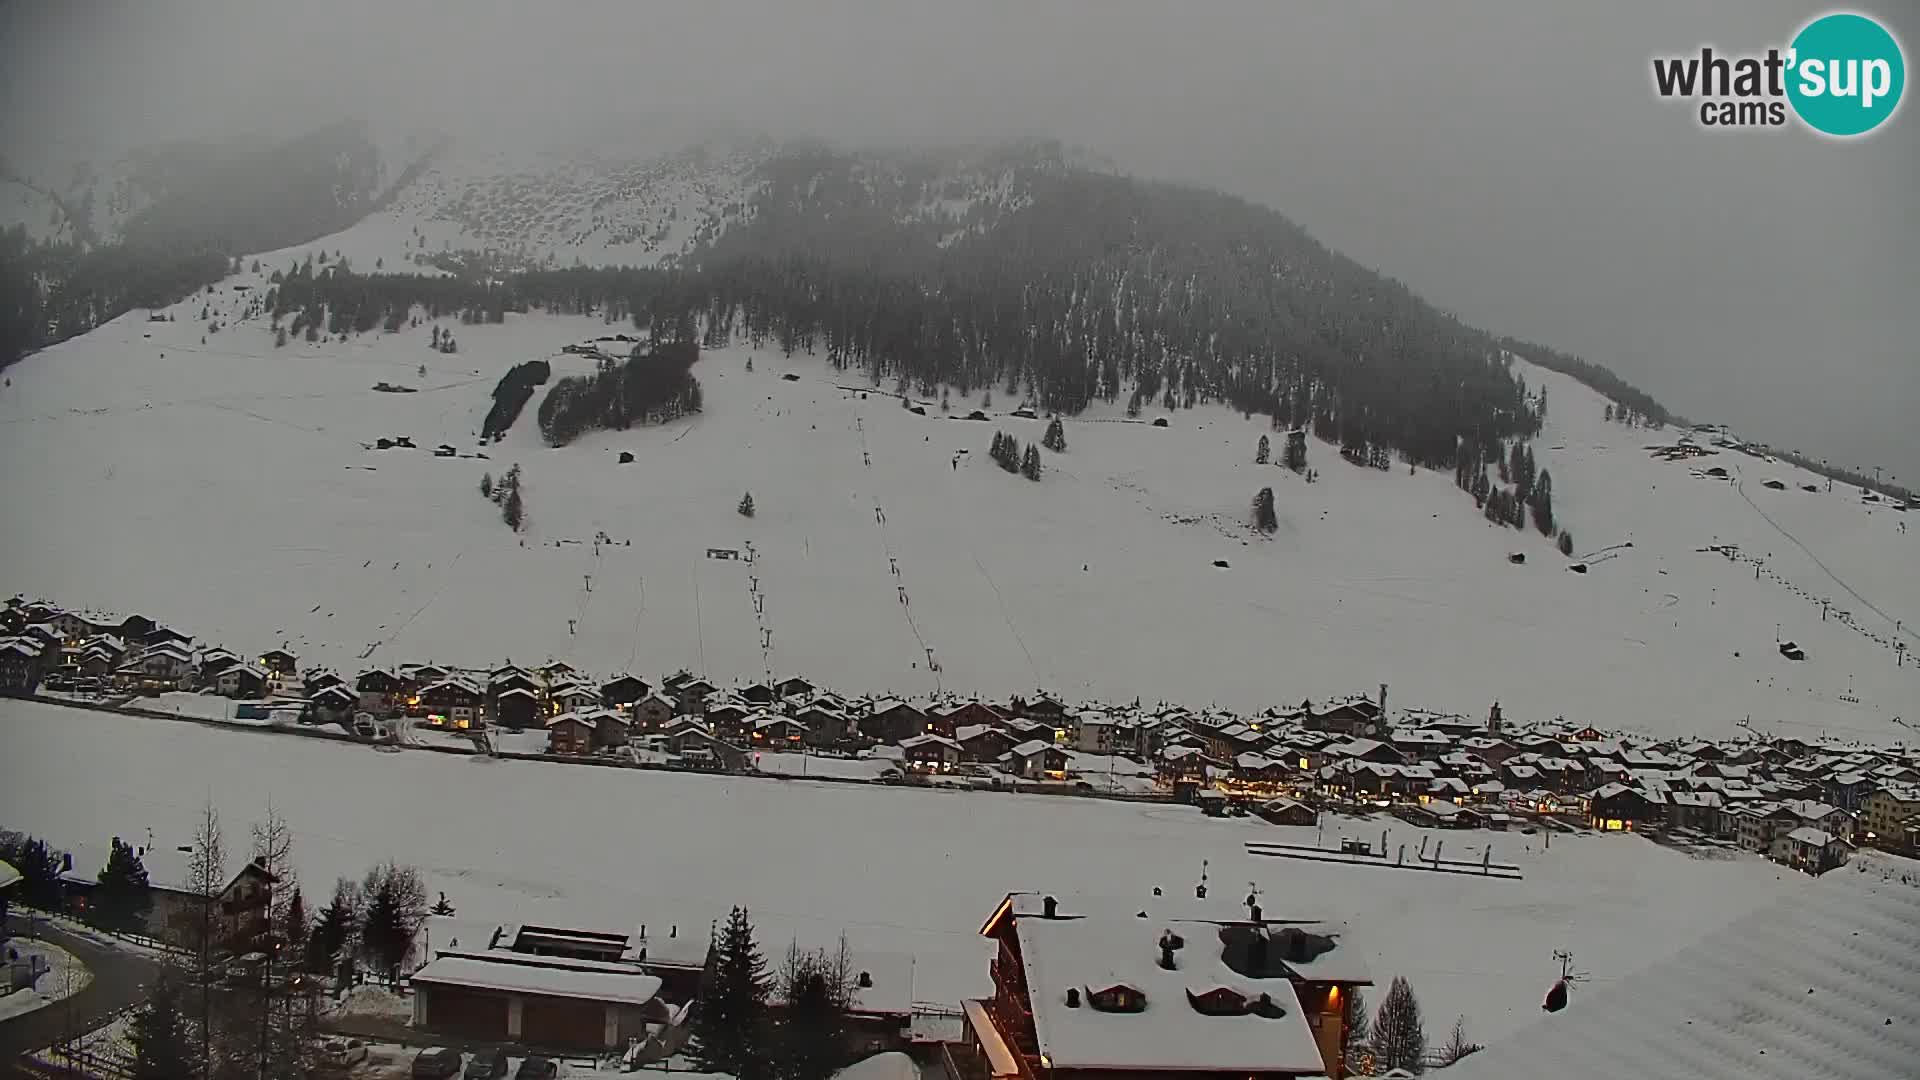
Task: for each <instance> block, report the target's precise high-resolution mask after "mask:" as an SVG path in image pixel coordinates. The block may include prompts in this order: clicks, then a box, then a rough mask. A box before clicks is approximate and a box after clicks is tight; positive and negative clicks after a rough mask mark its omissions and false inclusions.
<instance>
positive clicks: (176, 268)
mask: <svg viewBox="0 0 1920 1080" xmlns="http://www.w3.org/2000/svg"><path fill="white" fill-rule="evenodd" d="M413 164H416V165H417V162H416V163H413ZM407 168H408V166H407V163H387V162H382V161H381V160H380V157H379V153H378V152H377V151H376V149H375V148H374V146H373V144H372V142H371V141H370V140H369V139H368V137H367V135H366V133H365V131H364V130H363V129H362V128H360V127H359V126H357V125H352V124H336V125H332V126H329V127H326V128H322V129H320V130H317V131H314V132H311V133H308V134H305V135H301V136H298V137H295V138H291V139H284V140H281V139H247V140H239V141H236V142H234V143H231V144H225V145H218V146H214V145H204V144H183V145H172V146H166V147H160V148H156V149H153V150H149V151H144V152H142V153H141V154H138V155H136V156H135V158H134V161H133V165H132V166H131V170H132V171H130V172H129V174H128V175H127V176H126V177H124V178H122V180H121V181H120V182H119V184H118V185H117V188H118V189H119V190H117V191H116V193H115V195H114V196H113V198H114V199H115V200H116V202H117V203H118V204H119V205H121V206H122V207H127V206H137V207H138V209H135V210H132V211H131V212H129V213H127V214H126V215H125V216H124V218H123V219H122V220H120V221H119V222H118V226H117V228H116V229H114V230H113V231H112V233H111V235H108V234H107V233H106V231H105V230H103V229H101V228H100V227H99V224H100V223H99V222H97V221H96V220H95V219H96V217H100V216H102V214H104V211H103V210H102V209H101V208H100V207H99V206H98V205H97V204H96V203H95V202H94V200H93V199H92V198H91V195H92V189H91V188H89V189H88V191H87V196H88V197H86V198H84V199H82V200H80V201H77V202H65V203H63V205H64V206H65V207H66V210H65V212H66V213H68V214H70V215H72V216H74V217H75V219H76V220H73V221H71V222H70V224H71V228H70V229H69V230H67V235H69V236H71V237H73V239H63V240H59V241H46V240H35V239H33V238H31V237H30V236H29V235H28V234H27V232H26V231H25V230H23V229H19V228H16V229H13V230H9V231H7V232H6V233H4V234H0V367H4V366H6V365H7V364H9V363H11V362H13V361H14V360H16V359H18V358H19V357H21V356H22V355H25V354H26V353H28V352H31V351H33V350H34V349H38V348H42V347H44V346H46V345H48V344H51V343H53V342H57V341H63V340H65V339H67V338H69V337H72V336H74V335H75V334H81V333H85V332H86V331H88V330H91V329H92V328H93V327H95V326H97V325H99V324H100V323H102V322H105V321H106V320H108V319H112V318H115V317H117V316H119V315H122V314H125V313H126V312H128V311H130V310H133V309H134V308H139V307H159V306H163V305H166V304H171V303H173V302H175V301H177V300H180V299H181V298H183V297H185V296H187V295H188V294H190V293H192V292H193V291H194V290H196V289H199V288H201V287H203V286H205V285H208V284H211V283H212V282H215V281H218V280H219V279H220V278H221V277H222V276H223V275H225V274H226V273H227V270H228V268H229V266H230V265H231V262H230V260H231V259H232V258H233V257H235V256H240V255H245V254H250V253H252V252H259V251H270V250H273V249H275V248H281V247H286V246H289V245H292V244H298V243H303V242H305V241H308V240H312V239H315V238H318V237H321V236H326V235H328V234H329V233H333V232H337V231H339V230H340V229H343V228H346V227H347V226H349V225H351V224H353V223H354V222H355V221H358V220H359V219H360V218H361V217H363V216H364V215H365V214H366V213H367V212H368V211H369V210H371V209H373V208H374V207H375V206H376V205H378V202H379V200H380V199H381V197H382V196H383V194H385V193H390V192H391V191H393V190H395V189H396V188H397V187H398V186H399V185H401V184H404V183H405V182H406V180H407V175H408V173H407ZM390 173H391V174H390Z"/></svg>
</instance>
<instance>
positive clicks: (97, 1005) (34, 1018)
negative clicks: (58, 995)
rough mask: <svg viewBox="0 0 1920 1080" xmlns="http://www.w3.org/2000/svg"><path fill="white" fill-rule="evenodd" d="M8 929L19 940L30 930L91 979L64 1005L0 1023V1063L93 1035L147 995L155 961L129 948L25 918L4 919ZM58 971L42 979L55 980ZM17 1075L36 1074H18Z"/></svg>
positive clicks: (49, 1006)
mask: <svg viewBox="0 0 1920 1080" xmlns="http://www.w3.org/2000/svg"><path fill="white" fill-rule="evenodd" d="M7 926H8V929H9V930H10V931H12V932H13V934H15V935H16V936H18V937H21V938H24V937H25V936H26V935H27V934H28V933H29V931H31V932H32V933H34V934H37V935H39V936H40V937H42V938H44V939H46V940H47V941H50V942H52V943H54V944H56V945H58V946H60V947H61V948H63V949H65V950H67V951H68V952H70V953H72V954H73V955H74V956H75V957H76V958H78V959H79V960H80V962H81V963H83V964H85V965H86V966H87V970H88V971H90V972H91V973H92V974H93V980H92V981H91V982H89V983H88V984H87V985H86V986H85V987H84V988H83V989H81V990H80V992H79V993H77V994H74V995H73V996H72V997H70V998H67V999H65V1000H63V1001H57V1002H54V1003H52V1004H50V1005H47V1006H46V1007H44V1008H41V1009H36V1010H34V1011H33V1012H30V1013H26V1014H25V1015H22V1016H16V1017H14V1018H12V1019H10V1020H6V1021H0V1062H6V1063H8V1065H9V1067H12V1063H13V1062H14V1060H15V1059H16V1058H18V1057H20V1056H21V1055H23V1054H27V1053H31V1052H32V1051H35V1050H39V1049H42V1048H45V1047H48V1046H52V1045H53V1044H54V1043H56V1042H58V1041H59V1040H60V1039H62V1038H63V1037H65V1036H66V1035H67V1034H68V1033H69V1032H71V1033H75V1034H77V1033H81V1032H87V1031H92V1030H93V1029H94V1028H96V1027H99V1026H100V1025H101V1024H103V1023H105V1022H106V1021H107V1019H108V1018H109V1017H111V1016H112V1015H113V1014H114V1013H116V1012H119V1011H120V1010H121V1009H125V1008H127V1007H129V1006H132V1005H136V1004H138V1003H139V1002H140V1001H141V1000H142V999H143V998H144V997H145V996H146V987H147V984H149V983H151V982H152V981H153V979H154V977H155V976H156V975H157V974H158V972H159V965H158V964H156V963H155V962H154V961H152V960H150V959H148V958H146V957H144V956H141V955H139V954H138V953H136V952H134V951H132V950H128V949H115V948H110V947H108V946H104V945H100V944H97V943H96V942H94V941H92V940H90V939H88V938H85V937H82V936H80V935H78V934H74V933H71V932H69V931H66V930H63V929H61V928H59V927H57V926H51V925H49V924H48V923H47V922H46V920H44V919H39V918H36V919H34V920H33V922H32V926H31V927H29V925H28V920H27V918H25V917H23V916H20V915H12V916H9V917H8V920H7ZM59 977H60V973H59V972H57V971H56V972H49V973H48V974H47V975H46V976H44V978H47V979H57V978H59ZM21 1075H35V1074H32V1073H22V1074H21Z"/></svg>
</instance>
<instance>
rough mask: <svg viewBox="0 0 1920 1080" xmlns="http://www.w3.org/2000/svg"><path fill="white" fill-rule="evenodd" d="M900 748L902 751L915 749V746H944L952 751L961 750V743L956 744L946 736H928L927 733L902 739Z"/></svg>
mask: <svg viewBox="0 0 1920 1080" xmlns="http://www.w3.org/2000/svg"><path fill="white" fill-rule="evenodd" d="M900 746H901V748H902V749H905V748H908V747H914V746H944V747H946V748H948V749H950V750H958V749H960V744H959V743H957V742H954V741H953V740H952V739H949V738H947V737H946V736H944V735H933V734H926V733H923V734H920V735H910V736H908V737H907V738H904V739H901V740H900Z"/></svg>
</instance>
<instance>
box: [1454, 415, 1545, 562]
mask: <svg viewBox="0 0 1920 1080" xmlns="http://www.w3.org/2000/svg"><path fill="white" fill-rule="evenodd" d="M1490 464H1491V465H1492V466H1493V467H1494V468H1495V470H1496V471H1497V472H1498V474H1499V482H1498V483H1495V482H1494V481H1492V480H1489V479H1488V478H1487V466H1488V465H1490ZM1453 479H1454V482H1455V483H1456V484H1458V485H1459V486H1460V490H1462V491H1465V492H1466V493H1467V494H1469V495H1471V496H1473V503H1474V505H1475V506H1477V507H1479V508H1480V511H1481V512H1482V513H1484V514H1485V515H1486V518H1487V520H1488V521H1491V522H1494V523H1495V524H1498V525H1510V526H1512V527H1513V528H1516V529H1523V528H1526V525H1527V517H1528V513H1529V511H1531V513H1532V517H1533V526H1534V528H1536V529H1539V530H1540V534H1541V535H1542V536H1548V537H1551V536H1553V535H1555V533H1556V532H1557V531H1558V525H1557V524H1556V523H1555V520H1554V516H1553V476H1552V474H1551V473H1549V472H1547V471H1546V470H1545V469H1539V468H1537V467H1536V465H1535V463H1534V460H1533V448H1532V447H1531V446H1528V445H1526V444H1524V443H1519V442H1515V443H1513V444H1511V445H1510V446H1505V447H1502V446H1501V445H1500V444H1498V443H1491V444H1487V445H1485V446H1482V447H1476V448H1472V449H1466V448H1463V449H1462V451H1461V454H1460V459H1459V461H1457V462H1456V463H1455V464H1454V469H1453ZM1509 484H1511V485H1512V487H1511V488H1509V487H1507V486H1506V485H1509ZM1571 547H1572V545H1571V542H1570V541H1567V540H1566V539H1565V538H1564V537H1563V538H1562V540H1561V542H1560V548H1561V550H1562V551H1563V552H1570V550H1571Z"/></svg>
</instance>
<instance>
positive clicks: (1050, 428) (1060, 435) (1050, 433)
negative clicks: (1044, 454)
mask: <svg viewBox="0 0 1920 1080" xmlns="http://www.w3.org/2000/svg"><path fill="white" fill-rule="evenodd" d="M1040 445H1041V446H1044V447H1046V448H1047V449H1049V450H1051V451H1053V452H1054V453H1056V454H1058V453H1063V452H1065V450H1066V449H1067V428H1066V425H1064V424H1062V423H1061V422H1060V418H1059V417H1057V416H1056V417H1054V418H1053V422H1052V423H1050V424H1048V425H1047V433H1046V435H1045V436H1044V437H1042V438H1041V440H1040Z"/></svg>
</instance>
